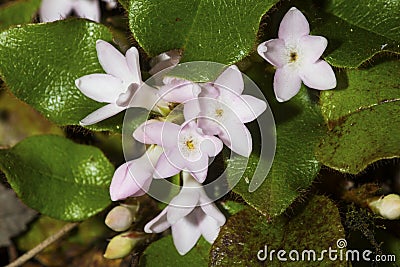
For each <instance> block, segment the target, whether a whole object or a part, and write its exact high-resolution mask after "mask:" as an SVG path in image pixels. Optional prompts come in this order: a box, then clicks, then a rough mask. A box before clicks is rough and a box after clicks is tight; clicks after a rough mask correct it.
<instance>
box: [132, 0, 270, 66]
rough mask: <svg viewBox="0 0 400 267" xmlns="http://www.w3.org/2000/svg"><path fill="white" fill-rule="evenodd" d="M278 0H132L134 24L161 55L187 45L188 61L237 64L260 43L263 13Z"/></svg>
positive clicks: (145, 42) (143, 41)
mask: <svg viewBox="0 0 400 267" xmlns="http://www.w3.org/2000/svg"><path fill="white" fill-rule="evenodd" d="M277 2H278V1H277V0H257V1H247V0H239V1H231V2H229V4H228V3H227V2H226V1H225V0H213V1H210V0H207V1H203V0H195V1H186V0H179V1H176V0H144V1H143V0H130V6H129V24H130V29H131V31H132V32H133V35H134V36H135V39H136V40H137V41H138V42H139V44H140V46H141V47H143V48H144V50H145V51H146V52H147V53H148V54H150V55H151V56H155V55H157V54H160V53H162V52H165V51H168V50H171V49H183V61H202V60H203V61H214V62H219V63H224V64H228V65H229V64H232V63H235V62H237V61H240V60H241V59H242V58H244V57H246V56H247V55H248V54H249V53H250V52H251V51H252V50H253V48H254V44H255V41H256V35H257V31H258V27H259V24H260V20H261V17H262V16H263V15H264V14H265V13H266V12H267V11H268V10H269V9H270V8H271V7H272V6H273V5H274V4H275V3H277Z"/></svg>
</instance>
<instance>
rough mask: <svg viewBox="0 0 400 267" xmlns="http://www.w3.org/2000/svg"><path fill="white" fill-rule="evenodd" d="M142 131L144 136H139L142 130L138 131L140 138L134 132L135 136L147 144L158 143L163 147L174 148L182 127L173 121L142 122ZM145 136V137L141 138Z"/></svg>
mask: <svg viewBox="0 0 400 267" xmlns="http://www.w3.org/2000/svg"><path fill="white" fill-rule="evenodd" d="M141 127H142V129H141V130H140V131H142V132H143V133H144V136H139V134H140V133H141V132H139V133H138V136H137V137H138V138H136V137H135V136H136V134H135V132H136V131H135V132H134V134H133V136H134V137H135V138H136V140H138V141H140V142H142V143H145V144H157V145H159V146H162V147H169V148H174V147H176V145H177V143H178V134H179V131H180V129H181V127H180V126H179V125H177V124H175V123H171V122H152V123H144V124H142V126H141ZM140 137H144V138H140Z"/></svg>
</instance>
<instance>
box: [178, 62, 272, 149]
mask: <svg viewBox="0 0 400 267" xmlns="http://www.w3.org/2000/svg"><path fill="white" fill-rule="evenodd" d="M243 90H244V82H243V77H242V73H241V72H240V71H239V69H238V68H237V67H236V66H235V65H233V66H230V67H229V68H227V69H226V70H225V71H224V72H223V73H222V74H221V75H220V76H219V77H218V78H217V79H216V80H215V81H214V82H213V83H206V84H203V85H202V92H201V93H200V94H199V97H198V98H197V99H194V100H192V101H188V102H186V103H185V106H184V113H185V119H186V120H191V119H194V118H197V121H198V126H199V127H200V128H201V129H202V130H203V131H204V133H205V134H208V135H217V136H218V137H219V138H220V139H221V140H222V141H223V142H224V144H225V145H226V146H228V147H229V148H230V149H232V151H234V152H235V153H238V154H239V155H242V156H245V157H248V156H249V155H250V153H251V150H252V138H251V134H250V132H249V131H248V129H247V128H246V126H245V125H244V124H245V123H247V122H250V121H253V120H255V119H256V118H257V117H258V116H260V115H261V114H262V113H263V112H264V111H265V109H266V108H267V104H266V103H265V102H264V101H262V100H260V99H258V98H256V97H253V96H250V95H242V93H243Z"/></svg>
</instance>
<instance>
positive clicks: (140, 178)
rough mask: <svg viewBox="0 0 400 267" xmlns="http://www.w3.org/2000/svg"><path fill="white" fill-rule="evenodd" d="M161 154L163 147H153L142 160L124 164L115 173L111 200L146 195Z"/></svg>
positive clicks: (111, 187) (111, 188)
mask: <svg viewBox="0 0 400 267" xmlns="http://www.w3.org/2000/svg"><path fill="white" fill-rule="evenodd" d="M161 153H162V149H161V147H158V146H151V147H149V148H148V149H147V151H146V153H145V154H144V155H143V156H141V157H140V158H138V159H134V160H131V161H128V162H126V163H124V164H122V165H121V166H120V167H119V168H118V169H117V170H116V171H115V173H114V177H113V178H112V181H111V185H110V196H111V200H112V201H117V200H121V199H124V198H127V197H130V196H141V195H144V194H145V193H146V192H147V191H148V190H149V187H150V184H151V181H152V179H153V174H154V171H155V169H154V166H155V165H156V163H157V161H158V159H159V157H160V155H161Z"/></svg>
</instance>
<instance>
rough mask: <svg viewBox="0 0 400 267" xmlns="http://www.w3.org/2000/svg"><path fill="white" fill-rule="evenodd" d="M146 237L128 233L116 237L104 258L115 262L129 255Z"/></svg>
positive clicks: (136, 233) (109, 245)
mask: <svg viewBox="0 0 400 267" xmlns="http://www.w3.org/2000/svg"><path fill="white" fill-rule="evenodd" d="M143 237H144V235H143V234H141V233H138V232H126V233H122V234H119V235H117V236H114V237H113V238H112V239H111V241H110V243H108V246H107V248H106V252H105V253H104V255H103V256H104V258H106V259H110V260H114V259H119V258H123V257H125V256H126V255H128V254H129V253H130V252H131V251H132V249H133V248H134V247H135V246H136V244H137V243H138V242H139V241H141V240H142V239H143Z"/></svg>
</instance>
